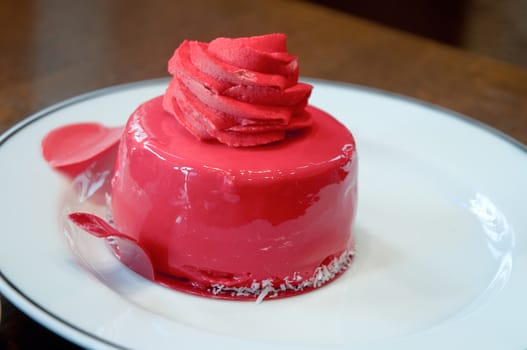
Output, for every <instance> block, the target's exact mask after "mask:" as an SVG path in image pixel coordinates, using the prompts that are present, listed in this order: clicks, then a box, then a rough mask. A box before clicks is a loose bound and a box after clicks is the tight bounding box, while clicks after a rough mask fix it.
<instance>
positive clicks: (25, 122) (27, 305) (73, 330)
mask: <svg viewBox="0 0 527 350" xmlns="http://www.w3.org/2000/svg"><path fill="white" fill-rule="evenodd" d="M169 79H170V78H169V77H160V78H153V79H147V80H140V81H135V82H129V83H124V84H118V85H112V86H109V87H103V88H100V89H96V90H93V91H90V92H86V93H83V94H80V95H77V96H74V97H70V98H68V99H65V100H63V101H60V102H58V103H55V104H52V105H51V106H49V107H46V108H44V109H42V110H40V111H37V112H35V113H32V114H30V115H29V116H27V117H25V118H24V119H22V120H20V121H19V122H17V123H15V124H14V125H13V126H11V127H9V128H8V129H7V130H5V131H4V132H3V133H2V134H0V147H1V146H2V145H3V144H4V143H6V142H7V141H8V140H9V139H11V138H12V137H14V136H15V135H16V134H18V133H19V132H21V131H23V130H24V129H25V128H26V127H28V126H29V125H31V124H32V123H34V122H36V121H38V120H40V119H43V118H45V117H46V116H48V115H50V114H52V113H54V112H56V111H59V110H61V109H63V108H66V107H68V106H70V105H74V104H77V103H80V102H83V101H86V100H90V99H93V98H96V97H99V96H103V95H106V94H109V93H113V92H117V91H125V90H129V89H135V88H140V87H145V86H151V85H157V84H161V83H163V82H166V83H167V82H168V81H169ZM300 80H302V81H305V82H307V83H314V84H316V85H325V86H328V87H338V88H343V89H352V90H354V91H360V92H366V93H369V94H374V95H378V96H379V95H380V96H382V97H385V98H389V99H396V100H402V101H403V102H406V103H410V104H413V105H419V106H420V107H424V108H427V109H430V110H433V111H438V112H441V115H442V116H443V117H449V118H454V119H457V120H458V121H461V122H464V123H468V124H470V125H471V126H472V127H474V128H476V129H479V130H480V131H482V132H485V133H488V134H490V135H492V136H494V137H497V138H498V139H500V140H502V141H504V142H506V143H507V144H509V145H511V146H513V147H514V148H517V149H518V150H520V151H522V152H523V153H525V154H526V155H527V145H525V144H523V143H521V142H520V141H519V140H517V139H515V138H513V137H512V136H510V135H508V134H506V133H504V132H502V131H500V130H498V129H496V128H494V127H493V126H490V125H488V124H486V123H484V122H482V121H479V120H477V119H474V118H472V117H470V116H466V115H464V114H461V113H458V112H456V111H453V110H451V109H448V108H445V107H442V106H439V105H436V104H433V103H430V102H427V101H422V100H419V99H417V98H414V97H411V96H407V95H403V94H399V93H395V92H390V91H387V90H382V89H379V88H375V87H370V86H363V85H358V84H353V83H348V82H342V81H332V80H325V79H320V78H311V77H301V78H300ZM0 292H1V294H2V296H3V297H5V298H6V299H7V300H9V301H10V302H11V303H13V304H14V305H15V307H17V308H19V309H21V310H22V311H23V312H24V313H25V314H26V315H27V316H29V317H30V318H31V319H33V320H34V321H36V322H37V323H39V324H40V325H42V326H43V327H45V328H47V329H49V330H51V331H52V332H54V333H55V334H57V335H59V336H61V337H63V338H65V339H67V340H68V341H71V342H73V343H75V344H77V345H80V346H89V347H95V346H97V347H98V348H101V347H103V348H107V349H128V348H126V347H124V346H122V345H119V344H115V343H113V342H112V341H110V340H107V339H104V338H102V337H100V336H97V335H96V334H93V333H91V332H89V331H86V330H83V329H81V328H80V327H77V326H76V325H75V324H72V323H71V322H69V321H67V320H64V319H63V318H61V317H60V316H58V315H56V314H55V313H54V312H52V311H51V310H48V309H46V308H45V307H43V306H41V305H40V304H39V303H38V302H37V301H35V300H33V298H31V297H29V296H28V295H26V293H24V292H23V291H22V290H20V289H19V288H18V287H17V286H16V284H14V283H13V282H12V281H11V280H10V279H8V278H7V277H6V276H5V274H4V273H3V272H2V268H1V267H0Z"/></svg>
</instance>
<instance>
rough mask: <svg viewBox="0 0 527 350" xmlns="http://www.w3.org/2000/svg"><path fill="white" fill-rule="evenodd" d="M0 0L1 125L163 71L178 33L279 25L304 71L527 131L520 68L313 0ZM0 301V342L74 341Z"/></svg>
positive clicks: (525, 139) (524, 77) (525, 134)
mask: <svg viewBox="0 0 527 350" xmlns="http://www.w3.org/2000/svg"><path fill="white" fill-rule="evenodd" d="M1 6H2V7H3V8H2V10H1V11H0V23H2V24H3V30H2V31H0V132H2V131H4V130H6V129H7V128H8V127H10V126H12V125H13V124H15V123H16V122H18V121H20V120H22V119H23V118H25V117H27V116H28V115H30V114H31V113H34V112H36V111H38V110H40V109H42V108H44V107H47V106H49V105H51V104H53V103H56V102H59V101H61V100H63V99H66V98H69V97H72V96H75V95H78V94H81V93H84V92H88V91H91V90H94V89H98V88H102V87H107V86H111V85H115V84H120V83H126V82H131V81H136V80H142V79H149V78H156V77H162V76H167V73H166V62H167V59H168V58H169V57H170V55H171V54H172V52H173V50H174V48H175V47H176V46H177V45H178V44H179V43H180V42H181V41H182V40H183V39H185V38H189V39H197V40H204V41H208V40H210V39H212V38H214V37H217V36H245V35H253V34H261V33H268V32H284V33H286V34H287V35H288V38H289V39H288V44H289V50H290V51H291V52H292V53H295V54H297V55H298V56H299V57H300V67H301V75H303V76H309V77H316V78H323V79H330V80H339V81H345V82H351V83H354V84H362V85H367V86H372V87H376V88H380V89H385V90H389V91H393V92H396V93H399V94H404V95H408V96H413V97H416V98H418V99H421V100H425V101H429V102H432V103H435V104H437V105H440V106H442V107H446V108H449V109H452V110H454V111H457V112H460V113H462V114H465V115H467V116H470V117H472V118H475V119H477V120H480V121H482V122H484V123H487V124H489V125H490V126H492V127H494V128H496V129H498V130H501V131H502V132H504V133H506V134H508V135H510V136H512V137H513V138H515V139H517V140H519V141H520V142H522V143H527V71H525V70H522V69H520V68H518V67H515V66H512V65H509V64H506V63H503V62H500V61H496V60H493V59H490V58H485V57H481V56H477V55H474V54H471V53H469V52H464V51H461V50H458V49H454V48H450V47H446V46H443V45H440V44H437V43H435V42H432V41H428V40H425V39H421V38H418V37H415V36H411V35H408V34H405V33H402V32H398V31H396V30H392V29H388V28H385V27H381V26H378V25H375V24H373V23H371V22H367V21H364V20H361V19H359V18H356V17H353V16H350V15H348V14H345V13H341V12H337V11H334V10H331V9H328V8H324V7H319V6H317V5H314V4H313V3H308V2H295V1H278V0H276V1H273V0H269V1H265V2H264V1H261V2H259V1H242V0H238V1H235V0H230V1H225V0H208V1H199V2H198V1H193V2H187V1H185V2H178V1H150V2H146V1H124V0H123V1H104V0H94V1H68V0H49V1H29V0H25V1H22V0H19V1H15V0H13V1H7V3H5V2H4V3H3V4H2V5H1ZM0 244H1V243H0ZM0 269H1V266H0ZM2 304H3V315H2V317H3V319H2V322H1V324H0V348H2V347H3V346H5V347H7V348H8V349H26V348H34V347H37V345H38V347H39V348H59V347H60V348H75V346H74V345H72V344H70V343H68V342H66V341H65V340H62V339H61V338H60V337H58V336H55V335H53V334H52V333H51V332H49V331H46V330H45V329H43V328H42V327H40V326H38V325H37V324H36V323H35V322H33V321H31V320H30V319H28V318H27V317H25V316H24V315H23V314H22V313H21V312H20V311H18V310H17V309H15V308H14V307H13V306H11V305H10V304H9V303H8V302H7V301H6V300H5V299H2Z"/></svg>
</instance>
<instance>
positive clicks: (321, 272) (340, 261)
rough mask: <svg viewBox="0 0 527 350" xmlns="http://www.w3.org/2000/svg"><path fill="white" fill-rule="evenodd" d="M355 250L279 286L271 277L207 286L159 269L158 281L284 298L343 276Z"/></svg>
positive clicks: (206, 292) (216, 293) (193, 289)
mask: <svg viewBox="0 0 527 350" xmlns="http://www.w3.org/2000/svg"><path fill="white" fill-rule="evenodd" d="M354 254H355V252H354V251H352V250H349V251H345V252H344V253H342V254H341V255H340V256H339V257H335V258H334V259H333V260H331V261H330V262H329V263H328V264H323V265H321V266H319V267H318V268H317V269H316V270H315V272H314V273H313V276H312V277H311V278H308V279H304V280H302V282H300V283H294V281H295V276H293V277H292V278H287V277H286V278H285V279H284V281H283V282H282V283H280V285H279V286H278V287H274V286H273V281H272V280H271V279H268V280H263V281H259V282H258V281H253V282H252V284H251V287H228V286H225V285H222V284H214V285H211V286H210V287H208V288H206V289H203V288H202V287H200V286H197V285H195V283H194V282H193V281H191V280H189V279H184V278H178V277H175V276H170V275H166V274H162V273H157V274H156V276H155V282H157V283H159V284H161V285H163V286H165V287H168V288H171V289H175V290H178V291H181V292H185V293H189V294H193V295H197V296H201V297H208V298H214V299H222V300H240V301H256V302H257V303H259V302H261V301H263V300H271V299H282V298H288V297H292V296H295V295H299V294H303V293H308V292H311V291H314V290H316V289H317V288H319V287H322V286H325V285H327V284H329V283H331V282H333V281H335V280H336V279H337V278H339V277H340V276H341V275H342V274H343V273H344V272H345V271H346V270H347V269H348V268H349V267H350V265H351V263H352V260H353V255H354Z"/></svg>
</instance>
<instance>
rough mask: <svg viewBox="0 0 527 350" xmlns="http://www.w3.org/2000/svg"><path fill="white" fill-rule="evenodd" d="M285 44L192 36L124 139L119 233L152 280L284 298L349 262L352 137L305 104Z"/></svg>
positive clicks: (211, 292)
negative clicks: (160, 91) (147, 264)
mask: <svg viewBox="0 0 527 350" xmlns="http://www.w3.org/2000/svg"><path fill="white" fill-rule="evenodd" d="M285 41H286V37H285V35H283V34H271V35H263V36H258V37H250V38H238V39H227V38H219V39H216V40H213V41H211V42H210V43H209V44H207V43H201V42H195V41H194V42H192V41H185V42H183V43H182V44H181V45H180V46H179V47H178V49H177V50H176V51H175V53H174V56H173V57H172V58H171V60H170V61H169V71H170V73H171V74H172V75H173V79H172V81H171V82H170V84H169V86H168V88H167V90H166V92H165V94H164V95H163V96H158V97H155V98H153V99H151V100H149V101H146V102H144V103H143V104H141V105H140V106H139V107H138V108H137V109H136V111H135V112H134V113H133V114H132V115H131V116H130V118H129V119H128V122H127V124H126V126H125V128H124V131H123V135H122V138H121V140H120V145H119V150H118V153H117V160H116V163H115V170H114V174H113V178H112V183H111V184H112V188H111V212H112V215H113V223H114V225H115V228H116V229H117V230H118V231H119V232H122V233H123V234H125V235H127V236H128V237H130V238H131V239H132V240H134V241H135V242H138V244H139V245H140V246H141V247H142V248H143V249H144V250H145V251H147V253H148V255H149V257H150V259H151V262H152V266H153V268H154V270H155V280H156V281H158V282H160V283H162V284H165V285H169V286H171V287H173V288H176V289H181V290H184V291H187V292H190V293H195V294H199V295H205V296H211V297H218V298H227V299H244V298H246V299H253V300H254V299H258V300H262V299H263V298H273V297H284V296H289V295H294V294H298V293H302V292H307V291H310V290H313V289H315V288H318V287H320V286H322V285H323V284H325V283H327V282H330V281H332V280H333V279H335V278H336V277H338V276H339V275H340V274H341V273H342V272H343V271H345V270H346V268H347V267H348V266H349V265H350V263H351V260H352V256H353V238H352V235H351V227H352V222H353V219H354V215H355V210H356V200H357V183H356V182H357V156H356V149H355V141H354V139H353V136H352V135H351V133H350V132H349V131H348V130H347V129H346V128H345V127H344V126H343V125H342V124H340V123H339V122H338V121H336V120H335V119H334V118H333V117H332V116H330V115H329V114H328V113H326V112H324V111H322V110H320V109H318V108H316V107H314V106H310V105H308V103H307V100H308V97H309V95H310V93H311V89H312V87H311V86H310V85H308V84H304V83H299V82H298V64H297V60H296V57H295V56H293V55H291V54H289V53H288V52H287V51H286V45H285V43H286V42H285Z"/></svg>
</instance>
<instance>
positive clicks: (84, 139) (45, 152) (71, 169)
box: [41, 123, 123, 177]
mask: <svg viewBox="0 0 527 350" xmlns="http://www.w3.org/2000/svg"><path fill="white" fill-rule="evenodd" d="M122 132H123V128H122V127H114V128H108V127H105V126H103V125H101V124H97V123H77V124H71V125H66V126H63V127H60V128H57V129H54V130H52V131H51V132H50V133H48V134H47V135H46V136H45V137H44V139H43V140H42V143H41V146H42V156H43V157H44V159H45V160H46V161H47V162H48V163H49V165H50V166H52V167H53V168H55V169H57V170H59V171H61V172H62V173H64V174H66V175H68V176H70V177H75V176H76V175H78V174H79V173H81V172H82V171H84V170H86V168H87V167H88V166H89V165H90V164H92V163H93V162H94V161H95V160H98V159H99V160H100V159H102V158H104V157H105V156H107V155H111V153H115V151H116V150H117V147H116V146H117V143H118V142H119V139H120V138H121V134H122Z"/></svg>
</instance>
